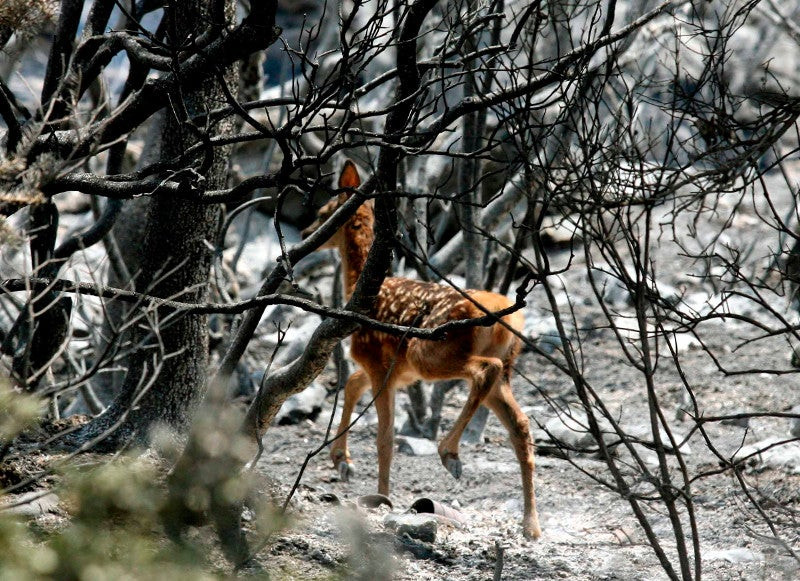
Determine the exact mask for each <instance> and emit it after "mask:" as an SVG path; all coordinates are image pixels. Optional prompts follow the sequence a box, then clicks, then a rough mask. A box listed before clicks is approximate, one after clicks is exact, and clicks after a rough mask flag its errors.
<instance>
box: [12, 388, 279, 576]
mask: <svg viewBox="0 0 800 581" xmlns="http://www.w3.org/2000/svg"><path fill="white" fill-rule="evenodd" d="M41 410H42V406H41V405H40V402H39V400H38V399H36V398H33V397H30V396H27V395H24V394H20V393H16V392H14V391H13V390H12V389H11V388H10V387H8V385H7V384H2V383H0V434H2V436H3V438H4V441H5V443H6V444H8V443H9V442H11V441H12V440H13V438H14V437H15V436H16V435H17V434H18V433H19V432H20V431H21V430H23V429H25V428H27V427H30V426H31V425H32V424H34V423H35V422H36V421H37V420H38V419H39V414H40V412H41ZM202 417H203V416H202V415H201V416H200V417H199V418H198V419H201V418H202ZM226 417H227V414H220V416H218V418H217V422H215V423H209V422H207V423H205V424H204V423H203V422H202V421H201V422H200V424H201V427H204V428H208V429H207V430H201V432H200V433H201V434H203V435H204V437H203V438H199V439H198V440H199V442H200V443H201V444H202V445H201V446H199V449H200V450H201V452H202V453H200V454H198V455H196V456H194V458H193V461H192V462H184V463H179V464H178V466H176V467H175V468H174V469H173V471H172V474H171V478H172V480H173V487H172V488H171V489H170V488H169V487H168V486H167V485H166V482H165V480H166V474H165V472H166V469H165V467H164V464H163V463H159V462H157V461H156V460H154V459H153V457H152V456H149V455H148V456H144V457H138V458H134V457H128V456H121V457H116V458H113V459H111V460H109V459H108V458H105V457H99V456H95V457H91V459H90V463H87V458H86V457H79V460H80V463H79V464H78V463H73V464H71V465H70V467H68V468H66V469H65V470H61V471H60V475H59V476H58V477H57V480H58V482H59V484H58V486H57V487H56V489H55V490H53V492H55V493H56V494H57V495H58V498H59V508H62V509H65V510H66V513H67V518H58V517H50V516H44V517H42V518H40V519H37V520H36V521H31V522H27V523H26V522H25V521H23V520H22V517H21V516H20V515H17V514H12V513H13V511H12V510H5V511H3V510H0V581H5V580H14V581H17V580H23V581H25V580H27V579H58V580H62V579H77V580H87V581H93V580H105V579H131V580H136V579H147V580H150V579H170V580H172V579H193V580H194V579H201V580H202V579H218V578H222V577H226V576H227V575H226V573H225V572H227V571H230V569H231V568H230V565H229V564H228V563H226V561H225V560H224V559H223V557H222V553H223V552H225V539H222V541H223V542H222V547H221V548H222V551H220V550H219V548H220V544H219V543H218V542H216V541H215V536H214V532H212V531H210V530H209V529H206V530H205V531H200V532H199V533H193V534H192V535H178V536H177V537H176V536H172V540H170V539H169V538H168V535H167V534H165V531H167V532H169V531H170V530H171V529H172V530H174V529H176V527H175V524H174V522H170V519H171V518H172V517H173V516H174V515H176V514H178V515H180V514H181V513H182V510H177V511H176V510H175V509H174V507H175V505H179V506H184V505H189V506H191V507H192V508H193V509H194V512H195V513H196V514H198V515H200V516H201V517H202V516H203V515H207V516H209V517H210V518H211V520H212V521H213V520H214V511H215V509H217V508H218V507H219V506H221V505H225V506H227V505H237V506H238V505H240V503H241V502H242V501H243V499H244V498H245V497H246V496H247V495H248V493H249V489H250V487H249V483H248V482H247V480H246V479H245V478H243V477H242V476H241V475H240V471H239V470H238V469H237V467H238V466H240V465H241V462H242V458H241V454H243V453H244V451H243V445H242V443H241V437H240V436H238V435H237V436H231V435H226V433H227V434H238V431H237V430H235V429H231V428H232V427H233V424H234V423H235V422H234V420H235V418H227V419H228V422H227V423H226V422H221V421H220V420H221V419H224V418H226ZM239 422H241V419H240V418H239ZM239 425H240V424H239ZM228 430H230V431H228ZM195 433H197V432H195ZM233 457H235V459H233ZM10 461H11V462H13V461H14V460H13V459H12V460H10ZM176 481H177V482H180V483H182V484H183V486H182V487H179V489H178V490H176V488H175V486H174V483H175V482H176ZM170 492H171V494H170ZM176 492H179V493H180V495H184V497H183V498H180V496H179V495H176ZM4 500H5V502H6V503H8V500H13V497H10V498H8V499H3V498H0V507H1V506H2V504H3V503H4ZM236 522H237V523H238V519H237V521H236ZM280 523H281V519H280V518H276V515H275V514H274V513H273V512H270V511H269V510H265V511H257V517H256V519H255V523H254V524H255V525H256V528H257V530H258V532H259V533H260V536H262V538H263V535H266V534H268V533H269V532H272V531H274V530H275V529H276V528H279V527H280V526H281V524H280ZM178 528H180V529H181V530H183V528H184V527H178ZM217 533H219V531H217ZM187 536H188V537H190V538H187ZM173 541H177V542H173ZM223 571H225V572H223Z"/></svg>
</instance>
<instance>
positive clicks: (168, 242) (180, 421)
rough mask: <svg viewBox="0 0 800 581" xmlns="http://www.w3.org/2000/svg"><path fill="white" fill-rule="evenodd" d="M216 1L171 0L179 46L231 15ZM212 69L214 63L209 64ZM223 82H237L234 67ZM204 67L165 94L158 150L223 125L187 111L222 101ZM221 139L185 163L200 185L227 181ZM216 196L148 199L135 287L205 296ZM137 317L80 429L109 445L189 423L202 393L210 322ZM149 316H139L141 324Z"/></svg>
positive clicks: (180, 148) (168, 151)
mask: <svg viewBox="0 0 800 581" xmlns="http://www.w3.org/2000/svg"><path fill="white" fill-rule="evenodd" d="M218 5H219V4H218V3H216V2H207V1H205V0H192V1H190V2H185V3H176V4H174V5H173V12H172V14H170V15H166V16H165V17H167V18H172V22H171V25H170V27H169V28H170V32H169V36H170V37H171V38H170V42H171V45H172V46H174V47H175V50H176V51H177V49H178V47H179V46H180V45H181V44H183V43H185V42H187V39H191V38H194V37H197V36H198V35H200V34H202V33H204V32H206V29H207V27H208V26H213V27H217V28H218V29H219V30H221V29H222V28H223V27H224V26H225V23H226V22H230V21H231V20H232V18H233V2H231V1H227V2H225V5H224V6H225V8H224V13H223V11H222V10H217V9H216V8H215V7H216V6H218ZM209 73H210V75H213V71H209ZM225 74H226V76H227V77H228V79H227V82H228V84H229V85H231V86H236V81H235V79H234V78H233V77H234V76H235V73H234V72H233V69H232V68H229V69H228V70H227V71H226V73H225ZM212 79H213V76H210V77H209V80H208V82H206V83H205V84H203V85H202V87H201V88H199V89H197V90H195V91H193V92H191V93H183V92H181V91H177V92H176V93H174V94H173V95H172V96H171V97H172V98H171V105H172V106H171V107H170V108H169V109H168V110H167V113H166V119H165V121H164V123H163V125H162V127H163V129H162V133H161V138H162V145H161V157H162V159H164V160H168V159H173V158H175V157H177V156H178V155H180V154H182V153H183V152H185V151H186V150H187V148H188V147H189V146H190V145H192V144H194V143H196V142H197V141H199V140H202V139H207V138H208V137H213V136H216V135H221V134H226V133H229V132H230V130H231V127H232V123H231V122H230V121H225V122H221V123H218V124H216V125H214V126H211V127H205V128H199V127H197V126H195V125H194V124H193V122H192V121H191V119H192V117H194V116H196V115H199V114H202V113H204V112H205V111H207V110H209V109H211V108H213V107H215V106H219V105H220V104H221V103H223V102H224V93H223V91H222V89H221V88H220V85H219V84H218V83H216V82H214V81H213V80H212ZM228 154H229V151H228V150H227V149H222V148H215V149H213V150H212V149H210V148H209V150H208V151H207V152H206V153H205V158H204V159H201V160H199V167H196V168H195V170H194V171H190V172H187V179H192V180H195V181H196V183H203V184H204V186H205V188H207V189H215V188H221V187H224V186H225V182H226V179H227V175H228V157H229V155H228ZM221 218H222V207H221V206H220V205H217V204H214V205H205V204H198V203H197V202H195V201H192V200H184V199H175V198H171V197H169V196H158V197H156V198H154V199H153V200H151V202H150V204H149V205H148V208H147V226H146V229H145V234H144V241H143V243H142V248H141V256H139V260H138V263H139V267H140V273H139V276H138V277H137V279H136V288H137V289H140V290H142V291H145V292H148V293H149V294H151V295H154V296H158V297H164V298H167V297H171V298H175V297H179V298H180V299H181V300H185V301H192V302H194V301H198V302H200V301H203V300H205V299H206V298H207V295H208V279H209V272H210V267H211V262H212V250H211V248H212V247H211V245H210V244H208V242H210V241H214V240H216V238H217V236H218V233H219V229H220V226H221ZM136 315H137V316H140V317H141V320H140V322H139V323H138V324H137V326H136V330H135V331H134V333H133V336H134V337H133V339H134V344H135V345H137V350H136V352H135V353H133V355H132V356H131V357H130V360H129V366H128V371H127V374H126V376H125V380H124V382H123V385H122V389H121V392H120V394H119V396H118V397H117V398H116V399H115V401H114V403H113V404H112V405H111V406H110V407H109V409H108V410H106V412H105V413H104V414H103V415H102V416H100V417H99V418H97V419H96V420H95V421H94V422H92V423H91V424H89V425H88V426H87V427H86V428H85V429H84V430H83V431H82V432H81V433H80V434H79V435H78V443H80V444H83V443H85V442H88V441H90V440H92V439H95V438H99V437H101V436H102V435H103V434H105V433H106V432H108V431H111V432H112V433H111V434H109V435H108V437H106V438H103V439H102V443H101V444H99V445H100V446H101V447H102V448H116V447H119V446H120V445H123V444H126V443H129V442H131V441H134V442H137V443H142V442H145V441H146V440H147V438H148V436H149V432H150V428H151V427H153V426H154V425H156V424H166V425H167V426H169V427H170V428H172V429H176V430H179V431H180V430H184V429H185V428H186V427H187V426H188V421H189V416H190V412H191V410H192V407H193V404H194V403H195V402H196V401H197V400H198V399H199V396H200V395H201V390H202V386H203V385H204V382H205V378H206V372H207V363H208V323H207V317H206V316H204V315H190V316H181V317H174V316H173V315H171V314H170V313H169V312H167V311H163V312H162V311H153V312H150V313H147V316H146V317H144V316H142V315H143V313H137V314H136ZM145 323H146V324H145Z"/></svg>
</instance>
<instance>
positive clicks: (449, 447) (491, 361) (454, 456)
mask: <svg viewBox="0 0 800 581" xmlns="http://www.w3.org/2000/svg"><path fill="white" fill-rule="evenodd" d="M502 370H503V364H502V362H501V361H500V360H499V359H497V358H495V357H479V356H476V355H475V356H472V357H470V358H469V359H468V360H467V363H466V365H465V366H464V374H465V375H467V377H468V378H469V379H470V390H469V395H468V396H467V403H466V404H464V407H463V408H462V409H461V413H460V414H459V415H458V418H457V419H456V422H455V424H453V427H452V429H451V430H450V431H449V432H448V433H447V435H446V436H445V437H444V438H442V441H441V442H440V443H439V457H440V458H441V460H442V464H443V465H444V467H445V468H447V470H448V472H450V474H452V475H453V477H454V478H461V471H462V467H461V460H460V459H459V457H458V446H459V442H460V441H461V435H462V434H463V433H464V429H465V428H466V427H467V424H468V423H469V421H470V419H472V416H473V415H474V414H475V412H476V411H477V409H478V408H479V407H480V405H481V403H483V401H484V399H486V397H487V396H488V395H489V393H490V392H491V391H492V389H493V388H494V386H495V385H496V384H497V383H498V381H499V380H500V374H501V373H502Z"/></svg>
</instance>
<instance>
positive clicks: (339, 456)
mask: <svg viewBox="0 0 800 581" xmlns="http://www.w3.org/2000/svg"><path fill="white" fill-rule="evenodd" d="M368 387H369V378H368V377H367V374H366V373H364V370H363V369H359V370H357V371H355V372H354V373H353V374H352V375H351V376H350V377H349V378H348V380H347V383H346V384H345V386H344V405H343V407H342V419H341V421H340V422H339V429H338V430H337V432H336V435H337V438H336V440H334V442H333V444H331V460H332V461H333V467H334V468H336V469H337V470H338V471H339V477H340V478H341V480H342V481H343V482H347V481H348V480H350V477H351V476H353V475H355V466H354V465H353V461H352V460H351V459H350V451H349V450H348V449H347V431H348V430H349V428H350V418H351V417H352V415H353V409H355V406H356V403H357V402H358V400H359V399H361V396H362V395H364V392H365V391H367V388H368Z"/></svg>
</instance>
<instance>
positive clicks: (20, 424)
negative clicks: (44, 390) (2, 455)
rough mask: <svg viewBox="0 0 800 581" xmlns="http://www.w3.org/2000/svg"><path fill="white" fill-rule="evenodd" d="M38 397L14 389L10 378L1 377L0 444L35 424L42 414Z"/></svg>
mask: <svg viewBox="0 0 800 581" xmlns="http://www.w3.org/2000/svg"><path fill="white" fill-rule="evenodd" d="M41 410H42V403H41V400H40V399H39V398H38V397H34V396H32V395H27V394H23V393H18V392H16V391H14V390H13V389H12V388H11V386H10V385H9V383H8V380H6V379H3V378H0V445H2V443H3V442H7V441H9V440H11V439H12V438H14V437H16V435H17V434H19V433H20V432H21V431H23V430H25V429H26V428H29V427H31V426H33V425H34V424H35V423H36V422H37V421H38V420H39V415H40V414H41Z"/></svg>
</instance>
